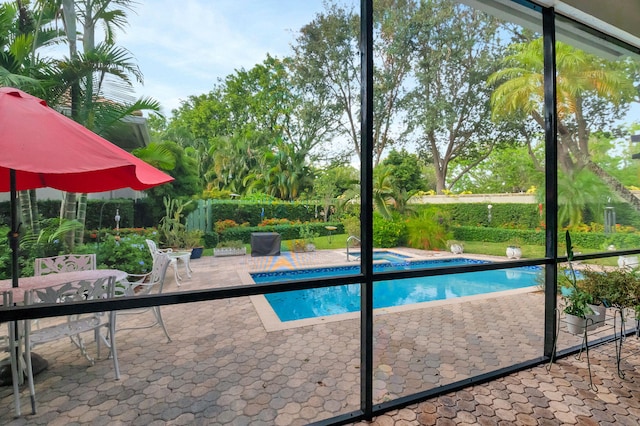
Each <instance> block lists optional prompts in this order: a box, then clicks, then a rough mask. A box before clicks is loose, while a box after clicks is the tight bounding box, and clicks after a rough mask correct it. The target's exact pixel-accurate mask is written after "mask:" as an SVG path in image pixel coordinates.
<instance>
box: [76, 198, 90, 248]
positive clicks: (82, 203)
mask: <svg viewBox="0 0 640 426" xmlns="http://www.w3.org/2000/svg"><path fill="white" fill-rule="evenodd" d="M76 214H77V216H76V219H78V222H80V223H81V224H82V228H80V229H79V230H78V232H76V238H75V242H76V244H82V243H83V242H84V229H85V226H84V225H85V223H86V218H87V194H86V193H85V194H80V197H79V198H78V211H77V213H76Z"/></svg>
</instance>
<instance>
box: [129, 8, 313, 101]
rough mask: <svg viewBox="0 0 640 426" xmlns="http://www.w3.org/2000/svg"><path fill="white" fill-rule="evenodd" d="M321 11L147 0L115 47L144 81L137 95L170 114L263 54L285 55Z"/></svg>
mask: <svg viewBox="0 0 640 426" xmlns="http://www.w3.org/2000/svg"><path fill="white" fill-rule="evenodd" d="M321 10H322V5H321V0H304V1H301V0H262V1H261V0H215V1H207V0H187V1H180V2H176V1H171V0H153V1H152V0H146V1H144V2H142V3H141V4H139V5H138V6H137V8H136V12H135V13H129V19H128V20H129V27H128V28H127V31H126V33H125V34H120V35H119V37H118V44H120V45H121V46H124V47H126V48H127V49H129V50H130V51H131V53H132V54H133V55H134V56H135V58H136V59H137V61H138V64H139V66H140V69H141V71H142V73H143V74H144V76H145V85H144V88H138V94H139V95H140V96H142V95H144V96H151V97H153V98H155V99H157V100H159V101H160V102H161V103H162V105H163V110H164V112H165V113H169V112H170V111H171V110H172V109H174V108H176V107H178V106H179V101H180V99H183V100H184V99H186V98H187V97H188V96H190V95H199V94H202V93H206V92H208V91H209V90H211V88H212V87H213V86H214V84H215V83H216V82H217V81H218V79H224V78H225V77H226V76H227V75H229V74H232V73H233V72H234V70H236V69H240V68H244V69H250V68H252V67H253V66H254V65H255V64H258V63H261V62H262V61H263V60H264V59H265V58H266V55H267V53H269V54H271V55H272V56H277V57H283V56H285V55H287V54H289V53H290V44H291V43H293V42H294V38H295V32H296V31H297V30H299V29H300V28H301V27H302V26H303V25H305V24H307V23H309V22H310V21H311V20H312V19H313V17H314V16H315V14H316V13H317V12H319V11H321Z"/></svg>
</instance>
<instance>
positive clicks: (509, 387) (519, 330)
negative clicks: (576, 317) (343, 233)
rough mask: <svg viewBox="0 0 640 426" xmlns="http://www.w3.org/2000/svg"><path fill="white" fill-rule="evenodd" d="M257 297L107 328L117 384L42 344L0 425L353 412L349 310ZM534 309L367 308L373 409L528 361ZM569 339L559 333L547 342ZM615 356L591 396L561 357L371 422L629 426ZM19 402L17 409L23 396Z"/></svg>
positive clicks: (130, 319) (514, 305)
mask: <svg viewBox="0 0 640 426" xmlns="http://www.w3.org/2000/svg"><path fill="white" fill-rule="evenodd" d="M407 252H409V253H412V254H415V255H425V254H424V253H419V252H410V251H407ZM427 255H429V254H427ZM344 262H345V255H344V250H329V251H322V252H315V253H306V254H301V255H299V256H283V257H280V258H251V257H250V256H242V257H229V258H214V257H204V258H202V259H198V260H194V261H192V268H193V270H194V272H193V278H192V279H185V280H184V281H183V284H182V286H181V287H180V288H178V287H177V286H176V283H175V282H174V281H173V279H174V278H173V277H172V276H170V277H168V282H167V286H166V287H167V291H185V290H190V289H202V288H216V287H225V286H231V285H240V284H246V283H247V282H248V281H247V277H248V273H249V272H252V271H258V270H265V269H279V268H285V269H286V268H288V267H290V266H291V265H294V266H303V267H305V266H306V267H309V266H321V265H334V264H339V263H344ZM328 291H330V290H328ZM261 303H263V302H260V298H249V297H241V298H235V299H228V300H218V301H211V302H201V303H193V304H185V305H174V306H166V307H162V313H163V317H164V320H165V323H166V324H167V328H168V331H169V333H170V334H171V337H172V341H171V342H167V340H166V338H165V337H164V335H163V333H162V331H161V330H160V328H159V327H152V328H148V329H133V330H121V331H119V332H118V333H117V341H118V353H119V357H118V358H119V361H120V370H121V374H122V378H121V380H119V381H116V380H114V376H113V371H112V363H111V361H110V360H107V359H100V360H98V361H97V362H96V363H95V365H93V366H92V365H90V364H89V363H88V362H87V360H86V359H84V358H82V357H81V356H80V354H79V352H78V351H77V350H76V349H75V348H74V347H73V346H72V345H71V343H70V342H68V341H59V342H55V343H51V344H47V345H43V346H41V347H39V348H38V349H37V351H36V352H38V353H39V354H40V355H42V356H43V357H44V358H45V359H46V360H47V361H48V362H49V367H48V369H46V370H45V371H43V372H42V373H40V374H39V375H38V376H37V377H36V395H37V400H38V413H37V414H35V415H31V414H26V415H24V416H23V417H21V418H19V419H14V418H13V398H12V393H11V388H10V387H6V386H5V387H1V388H0V424H15V425H21V424H52V425H58V424H60V425H62V424H64V425H67V424H92V425H93V424H95V425H100V424H109V425H111V424H127V425H129V424H131V425H149V424H158V425H160V424H172V425H181V424H184V425H191V424H196V425H209V424H213V425H216V424H217V425H227V424H234V425H249V424H251V425H302V424H308V423H311V422H314V421H318V420H322V419H326V418H329V417H332V416H335V415H338V414H343V413H347V412H351V411H355V410H357V409H358V408H359V401H360V395H359V389H360V384H359V383H360V368H359V367H360V354H359V350H360V343H359V338H360V323H359V318H358V317H357V315H353V314H351V315H345V316H340V317H335V318H340V320H339V321H334V320H333V319H335V318H329V319H324V320H314V321H306V322H305V321H303V322H300V323H296V324H293V325H290V324H285V323H280V324H277V321H276V323H274V321H273V318H272V317H273V315H272V314H271V317H270V316H269V312H263V311H264V309H263V304H261ZM542 312H543V295H542V294H541V293H540V292H535V291H534V292H526V293H523V292H513V293H506V294H501V295H499V296H497V295H493V296H489V297H481V298H474V297H471V298H467V299H460V300H454V301H449V302H441V303H436V302H433V303H429V304H427V305H424V306H422V307H420V308H418V309H410V310H395V311H394V310H388V311H385V310H381V311H377V312H376V316H375V320H374V337H375V350H374V372H373V374H374V399H375V402H376V403H379V402H384V401H388V400H392V399H395V398H398V397H401V396H405V395H410V394H412V393H415V392H419V391H422V390H427V389H433V388H435V387H437V386H440V385H443V384H447V383H453V382H455V381H458V380H463V379H465V378H468V377H471V376H474V375H478V374H481V373H483V372H487V371H493V370H496V369H499V368H502V367H505V366H508V365H512V364H514V363H518V362H522V361H525V360H529V359H533V358H536V357H539V356H540V355H541V354H540V351H541V348H542V324H541V318H542ZM149 315H150V314H149ZM144 318H145V317H144V315H118V321H119V325H120V327H129V326H136V327H139V326H142V325H144V321H145V320H144ZM147 318H150V316H149V317H147ZM274 324H275V325H274ZM578 343H579V340H578V339H576V338H575V337H569V336H566V335H564V334H563V338H562V339H561V342H559V346H560V347H561V348H562V347H570V346H573V345H576V344H578ZM94 347H95V346H94V345H93V344H91V345H90V349H92V350H93V348H94ZM624 350H625V352H624V353H625V355H628V356H626V358H625V359H624V360H623V361H622V364H621V368H622V370H623V371H624V372H625V373H626V377H625V378H624V379H621V378H619V377H618V375H617V371H616V365H615V362H614V360H615V356H614V346H613V345H605V346H602V347H601V348H600V350H599V351H592V353H591V357H590V359H591V364H592V365H591V368H592V372H593V375H592V377H593V381H594V384H595V385H596V386H597V391H596V390H594V389H591V388H590V387H589V379H588V378H589V375H588V369H587V363H586V361H585V358H584V357H582V358H581V359H580V360H577V359H575V358H574V357H568V358H565V359H562V360H559V361H558V362H557V363H556V364H554V365H553V366H552V368H551V369H550V371H547V369H546V366H539V367H536V368H533V369H530V370H526V371H522V372H520V373H517V374H513V375H510V376H508V377H504V378H502V379H499V380H495V381H492V382H489V383H486V384H483V385H479V386H474V387H471V388H467V389H464V390H462V391H460V392H456V393H452V394H449V395H445V396H442V397H440V398H436V399H433V400H429V401H426V402H423V403H421V404H417V405H413V406H410V407H407V408H404V409H402V410H397V411H394V412H390V413H388V414H386V415H383V416H380V417H378V418H376V419H375V420H374V422H373V423H374V424H379V425H421V424H444V425H447V424H451V425H453V424H486V425H490V424H504V425H512V424H516V425H517V424H522V425H529V424H550V425H551V424H586V425H588V424H608V423H619V424H638V421H639V419H640V411H639V410H640V397H639V394H638V386H639V384H638V369H637V366H638V365H639V364H638V361H640V357H639V356H638V355H633V351H634V350H640V344H639V343H638V341H637V340H636V338H635V337H631V338H628V339H627V341H626V342H625V346H624ZM22 402H23V408H24V411H26V412H27V413H28V411H29V410H28V391H27V389H26V388H23V389H22ZM359 424H367V423H364V422H363V423H359Z"/></svg>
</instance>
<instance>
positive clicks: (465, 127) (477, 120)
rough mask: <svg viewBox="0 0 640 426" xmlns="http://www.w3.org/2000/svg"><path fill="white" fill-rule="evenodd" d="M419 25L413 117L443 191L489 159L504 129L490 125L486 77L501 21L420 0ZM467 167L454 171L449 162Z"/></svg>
mask: <svg viewBox="0 0 640 426" xmlns="http://www.w3.org/2000/svg"><path fill="white" fill-rule="evenodd" d="M413 22H414V24H415V26H416V27H417V28H418V34H417V36H416V42H415V44H416V62H415V68H416V78H417V83H418V84H417V85H416V87H415V89H414V90H413V93H412V107H411V111H412V113H411V114H410V115H409V117H408V122H409V123H410V125H411V127H410V128H411V130H412V131H413V132H414V135H415V137H416V138H417V140H418V146H419V150H420V151H422V152H424V153H426V155H425V157H428V158H430V159H431V160H432V162H433V165H434V167H435V173H436V191H437V192H438V193H442V191H443V190H444V189H448V188H449V187H451V186H452V185H454V184H455V182H456V181H457V180H458V179H460V178H461V177H462V176H464V174H465V173H467V172H468V171H469V170H471V169H472V168H473V167H474V166H475V165H477V164H478V163H480V162H481V161H482V160H483V159H485V158H486V157H487V156H488V155H489V154H490V153H491V151H492V150H493V148H494V146H495V145H496V144H497V143H498V142H500V141H502V140H505V136H506V135H505V134H504V133H503V132H502V131H501V129H500V128H498V127H497V126H495V125H492V124H491V121H490V115H491V108H490V105H489V99H490V94H491V92H490V89H489V87H488V86H487V85H486V80H487V78H488V77H489V75H491V73H492V72H494V71H495V66H496V63H497V60H498V55H500V52H501V50H502V49H501V48H500V39H499V37H500V31H499V30H500V25H499V22H498V21H497V20H496V19H494V18H491V17H489V16H488V15H486V14H484V13H483V12H480V11H478V10H474V9H472V8H469V7H467V6H464V5H462V4H458V3H454V2H451V1H448V0H432V1H425V2H421V4H420V10H419V12H418V13H417V14H416V16H415V19H414V21H413ZM456 160H464V161H465V162H466V166H465V167H464V168H457V169H456V170H455V175H453V176H452V175H451V174H452V173H451V172H452V170H450V165H451V164H452V162H454V161H456Z"/></svg>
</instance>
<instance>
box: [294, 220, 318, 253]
mask: <svg viewBox="0 0 640 426" xmlns="http://www.w3.org/2000/svg"><path fill="white" fill-rule="evenodd" d="M319 235H320V234H318V233H317V232H314V231H313V230H312V229H311V227H310V226H309V224H308V223H305V224H304V225H302V226H301V227H300V239H301V240H302V244H303V246H304V247H303V250H302V251H315V250H316V245H315V244H314V240H315V238H317V237H318V236H319ZM296 241H297V240H296Z"/></svg>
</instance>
